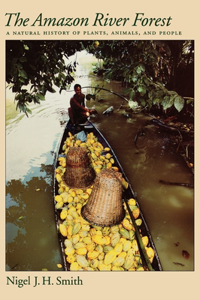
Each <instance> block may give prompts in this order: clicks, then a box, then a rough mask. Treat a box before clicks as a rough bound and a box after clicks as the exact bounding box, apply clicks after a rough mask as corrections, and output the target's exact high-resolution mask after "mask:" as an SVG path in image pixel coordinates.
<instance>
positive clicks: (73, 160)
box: [64, 147, 96, 188]
mask: <svg viewBox="0 0 200 300" xmlns="http://www.w3.org/2000/svg"><path fill="white" fill-rule="evenodd" d="M95 177H96V173H95V171H94V169H93V168H92V166H91V161H90V158H89V156H88V152H87V150H86V149H85V148H81V147H71V148H70V149H69V151H68V153H67V156H66V171H65V173H64V182H65V183H66V184H67V185H68V186H69V187H70V188H86V187H89V186H90V185H92V184H93V182H94V179H95Z"/></svg>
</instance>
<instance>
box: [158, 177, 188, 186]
mask: <svg viewBox="0 0 200 300" xmlns="http://www.w3.org/2000/svg"><path fill="white" fill-rule="evenodd" d="M159 182H160V183H164V184H169V185H178V186H185V187H189V188H194V185H193V184H189V183H181V182H170V181H165V180H161V179H160V180H159Z"/></svg>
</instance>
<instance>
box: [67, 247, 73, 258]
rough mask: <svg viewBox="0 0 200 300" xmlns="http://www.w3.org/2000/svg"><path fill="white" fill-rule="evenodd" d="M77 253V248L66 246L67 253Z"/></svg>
mask: <svg viewBox="0 0 200 300" xmlns="http://www.w3.org/2000/svg"><path fill="white" fill-rule="evenodd" d="M74 253H75V250H74V248H73V247H67V248H65V254H66V255H67V256H68V255H73V254H74Z"/></svg>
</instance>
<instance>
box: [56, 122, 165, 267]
mask: <svg viewBox="0 0 200 300" xmlns="http://www.w3.org/2000/svg"><path fill="white" fill-rule="evenodd" d="M82 130H84V132H85V133H86V134H87V133H90V132H93V134H94V135H95V137H96V138H98V141H99V142H100V143H101V144H102V145H103V146H104V147H109V148H110V153H111V155H112V157H113V158H114V160H115V164H114V165H115V166H116V167H117V168H118V169H119V172H121V173H122V175H123V178H124V179H125V180H126V182H127V183H128V188H126V189H124V191H123V200H124V202H125V203H126V207H127V209H128V212H129V214H130V216H131V220H132V223H133V222H134V218H133V216H132V214H131V210H130V208H129V205H128V201H127V200H128V199H130V198H134V199H135V200H136V206H137V207H138V208H139V209H140V206H139V203H138V201H137V199H136V194H135V193H134V191H133V189H132V187H131V184H130V182H129V180H128V178H127V176H126V174H125V173H124V170H123V168H122V166H121V164H120V162H119V161H118V159H117V157H116V155H115V153H114V151H113V149H112V147H111V146H110V144H109V143H108V141H107V140H106V139H105V137H104V136H103V135H102V133H101V132H100V131H99V130H98V129H97V128H96V127H95V126H94V124H93V123H91V122H88V123H87V124H86V125H84V126H79V127H78V128H76V129H75V128H74V127H73V126H72V125H71V124H70V123H67V124H66V127H65V129H64V133H63V135H62V138H61V141H60V143H59V145H58V151H57V153H56V155H55V161H54V208H55V204H56V201H55V196H56V195H58V189H59V187H58V182H57V180H56V178H55V170H56V168H57V167H58V166H59V162H58V158H59V157H60V156H62V155H63V148H62V147H63V145H64V142H65V140H66V139H67V137H68V136H69V132H71V133H72V134H73V135H74V134H76V133H78V132H80V131H82ZM60 212H61V209H56V208H55V221H56V226H57V231H58V238H59V243H60V247H61V256H62V259H63V268H64V270H65V271H68V270H69V263H68V262H67V261H66V254H65V245H64V241H65V239H66V237H63V235H62V234H61V233H60V230H59V224H61V223H62V220H61V219H60ZM140 219H142V224H141V226H139V230H138V228H137V225H136V224H135V223H133V224H134V227H136V233H137V234H136V240H137V242H138V245H139V250H140V255H141V260H142V264H143V267H144V269H145V270H150V271H162V266H161V263H160V259H159V256H158V253H157V250H156V247H155V244H154V242H153V239H152V236H151V233H150V231H149V228H148V225H147V223H146V221H145V218H144V215H143V214H142V211H141V209H140ZM140 235H142V236H147V237H148V240H149V243H148V246H149V247H151V248H152V249H153V250H154V253H155V256H154V259H153V261H152V262H151V263H150V261H149V259H148V257H147V254H146V251H145V250H144V247H142V248H141V246H140V245H141V238H140Z"/></svg>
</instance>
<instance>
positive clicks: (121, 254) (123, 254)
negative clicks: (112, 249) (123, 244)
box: [118, 251, 127, 258]
mask: <svg viewBox="0 0 200 300" xmlns="http://www.w3.org/2000/svg"><path fill="white" fill-rule="evenodd" d="M126 256H127V253H126V252H124V251H122V252H121V253H120V254H119V255H118V257H123V258H125V257H126Z"/></svg>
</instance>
